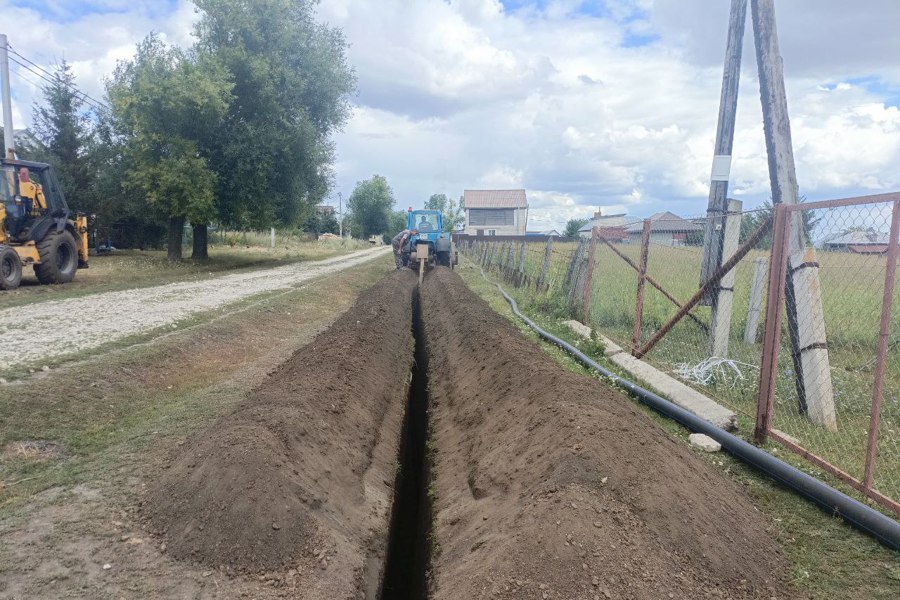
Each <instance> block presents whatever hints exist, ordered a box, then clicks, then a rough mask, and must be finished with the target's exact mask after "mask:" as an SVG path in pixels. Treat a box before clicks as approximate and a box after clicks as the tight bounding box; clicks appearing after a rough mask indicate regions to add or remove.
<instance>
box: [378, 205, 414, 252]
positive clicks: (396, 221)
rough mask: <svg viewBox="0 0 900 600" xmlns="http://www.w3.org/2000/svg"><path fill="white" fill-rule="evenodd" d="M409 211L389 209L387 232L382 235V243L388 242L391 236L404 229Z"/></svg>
mask: <svg viewBox="0 0 900 600" xmlns="http://www.w3.org/2000/svg"><path fill="white" fill-rule="evenodd" d="M408 215H409V213H408V212H406V211H405V210H394V211H391V215H390V219H389V225H388V230H387V233H386V234H385V235H384V243H386V244H387V243H389V242H390V241H391V238H393V237H394V236H395V235H397V234H398V233H400V232H401V231H403V230H404V229H406V225H407V221H408Z"/></svg>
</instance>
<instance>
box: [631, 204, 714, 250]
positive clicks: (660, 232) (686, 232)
mask: <svg viewBox="0 0 900 600" xmlns="http://www.w3.org/2000/svg"><path fill="white" fill-rule="evenodd" d="M643 231H644V223H643V221H641V220H637V221H634V222H632V223H631V224H629V225H628V227H626V228H625V233H626V234H627V236H628V237H627V240H626V241H627V243H630V244H640V243H641V237H642V236H643ZM702 232H703V226H702V225H698V224H697V223H692V222H691V221H688V220H687V219H683V218H681V217H679V216H678V215H676V214H675V213H671V212H668V211H665V212H658V213H656V214H655V215H653V216H651V217H650V243H651V244H655V245H658V246H684V245H685V243H686V242H688V241H690V236H691V235H692V234H693V235H694V237H696V236H699V235H701V234H702Z"/></svg>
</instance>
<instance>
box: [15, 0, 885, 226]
mask: <svg viewBox="0 0 900 600" xmlns="http://www.w3.org/2000/svg"><path fill="white" fill-rule="evenodd" d="M104 1H105V2H107V3H109V4H110V6H111V7H114V8H115V9H116V10H117V11H118V12H110V13H102V12H94V13H93V14H91V15H89V16H86V17H83V18H77V19H74V20H72V21H69V22H66V23H59V22H55V21H53V20H52V19H51V18H49V17H47V15H42V14H41V13H40V12H38V11H33V10H31V11H30V10H24V9H18V8H15V6H14V3H13V2H12V1H8V0H7V1H4V0H0V10H2V12H3V14H4V18H6V17H7V15H11V17H10V18H12V19H14V20H15V22H17V23H21V24H22V27H21V30H22V33H21V35H19V32H18V30H19V29H20V28H19V27H17V28H16V29H17V32H16V35H15V36H14V37H13V40H12V43H13V45H14V46H16V47H18V48H20V49H22V50H23V53H25V54H26V55H30V56H32V57H35V56H36V57H38V59H40V60H42V61H45V62H46V64H49V63H50V62H52V61H53V59H56V58H61V57H63V56H65V58H66V59H67V60H69V61H70V62H72V63H73V66H74V67H75V69H76V73H77V74H78V77H79V81H80V83H81V84H82V85H83V86H84V87H85V88H86V89H87V90H88V92H89V93H92V94H99V93H100V91H101V87H102V86H101V81H100V80H101V78H102V76H103V75H104V74H108V73H109V72H110V71H111V69H112V67H113V65H114V64H115V61H116V60H117V59H121V58H124V57H126V56H128V55H129V54H130V52H131V51H132V50H133V47H134V44H135V43H136V42H137V41H138V40H140V39H141V38H142V37H143V36H144V35H146V34H147V33H148V32H149V31H150V30H156V31H160V32H162V33H163V34H164V35H165V36H166V38H167V39H168V40H170V41H173V42H176V43H180V44H187V43H189V38H190V30H191V26H192V24H193V22H194V19H195V18H196V16H195V15H194V13H193V11H192V7H191V4H190V3H189V2H187V0H182V1H181V2H179V4H178V5H177V9H176V11H175V12H170V13H167V14H163V15H159V14H156V13H155V12H154V11H153V10H151V9H150V7H151V5H153V3H152V2H149V0H137V1H134V2H124V1H121V0H104ZM56 4H57V5H58V6H57V7H56V9H57V12H56V13H54V14H55V15H63V16H64V15H65V14H66V11H65V8H64V5H65V4H66V3H65V2H57V3H56ZM517 4H522V3H521V2H517ZM776 4H777V7H778V13H777V16H778V20H779V36H780V40H781V47H782V53H783V55H784V62H785V69H786V74H787V77H788V82H787V87H788V100H789V104H790V111H791V117H792V126H793V138H794V145H795V149H796V155H797V170H798V177H799V181H800V186H801V192H802V193H804V194H806V195H807V196H808V197H810V198H811V199H816V198H824V197H839V196H843V195H854V194H858V193H873V192H877V191H887V190H891V189H896V188H898V187H900V171H898V170H897V168H896V166H897V164H900V136H898V135H897V134H898V129H900V114H898V109H897V108H896V106H890V105H891V104H897V103H898V97H900V36H896V35H895V32H894V31H893V29H894V28H895V24H896V23H897V22H900V3H898V2H896V0H871V1H870V2H866V3H864V4H859V3H856V4H852V3H846V2H842V1H840V0H822V1H820V2H816V6H815V11H813V10H811V9H810V7H809V5H808V4H807V3H798V2H791V1H787V0H779V1H778V2H777V3H776ZM98 5H99V3H98V2H96V1H95V2H94V6H95V7H96V6H98ZM727 13H728V3H727V2H709V1H708V0H606V1H605V2H583V1H578V0H555V1H551V2H542V3H541V5H540V6H536V5H533V4H532V5H526V6H524V7H521V8H517V9H515V10H512V11H510V10H506V9H504V8H503V5H502V4H501V3H500V2H499V1H498V0H417V1H416V2H408V0H383V1H382V2H371V1H370V0H329V1H328V2H323V3H322V4H321V5H320V16H321V18H322V19H323V20H325V21H327V22H329V23H331V24H334V25H337V26H339V27H341V28H342V29H344V31H345V33H346V36H347V39H348V41H349V42H350V43H351V45H352V46H351V49H350V60H351V63H352V64H353V65H354V66H355V68H356V70H357V74H358V76H359V95H358V97H357V98H356V102H357V105H358V106H357V109H356V111H355V112H354V116H353V118H352V119H351V121H350V122H349V123H348V125H347V127H346V129H345V131H344V132H343V133H341V134H340V135H339V136H338V138H337V149H338V164H337V174H338V183H339V189H340V191H342V192H343V193H344V196H345V197H346V196H347V195H348V194H349V193H350V191H351V190H352V187H353V185H354V184H355V183H356V181H358V180H360V179H364V178H367V177H370V176H371V175H372V174H373V173H379V174H382V175H385V176H386V177H387V178H388V181H389V182H390V183H391V185H392V186H393V188H394V190H395V192H396V194H397V197H398V201H399V206H400V207H405V206H408V205H421V204H422V202H424V200H425V199H426V198H427V197H428V196H429V195H430V194H431V193H436V192H443V193H447V194H449V195H451V196H458V195H459V194H461V192H462V190H463V189H465V188H467V187H474V186H497V187H518V186H524V187H526V188H527V189H528V191H529V198H530V201H531V204H532V210H531V214H530V218H531V224H532V225H533V227H532V228H545V227H557V228H559V227H562V226H563V225H564V223H565V221H566V220H567V219H568V218H572V217H587V216H589V215H590V214H591V213H592V212H593V211H594V210H596V207H597V206H603V207H605V208H604V211H605V212H611V211H614V212H624V211H628V212H629V213H631V214H633V215H641V216H643V215H648V214H650V213H652V212H655V211H657V210H660V209H663V208H664V209H669V210H673V211H675V212H679V213H681V214H683V215H686V216H687V215H699V214H702V213H703V212H704V211H705V207H706V195H707V193H708V178H709V171H710V164H711V160H712V148H713V140H714V135H715V127H716V114H717V110H718V101H719V88H720V84H721V70H722V67H721V63H722V57H723V53H724V41H725V27H726V21H727ZM636 36H637V37H636ZM647 41H650V43H644V44H643V45H641V43H642V42H647ZM42 64H44V63H42ZM743 69H744V72H743V77H742V82H741V86H742V87H741V94H742V95H741V99H740V103H739V109H738V123H737V132H736V138H735V149H734V162H733V169H732V185H731V191H732V194H733V195H736V196H738V197H741V198H742V199H744V200H745V205H746V206H754V205H756V204H759V203H760V202H761V201H762V200H764V199H765V198H767V197H768V194H769V187H768V186H769V181H768V173H767V162H766V158H765V144H764V141H763V133H762V117H761V111H760V106H759V92H758V84H757V81H756V76H755V75H756V65H755V60H754V58H753V53H752V35H750V32H749V29H748V35H747V36H746V45H745V58H744V65H743ZM15 83H16V85H17V88H19V90H20V94H19V96H20V98H19V102H18V104H17V109H18V114H19V117H17V119H21V116H22V113H25V116H26V118H27V113H30V99H29V98H30V97H33V90H28V88H27V87H23V86H22V85H21V82H15ZM23 106H24V107H25V108H24V109H23V108H22V107H23ZM20 122H21V121H20Z"/></svg>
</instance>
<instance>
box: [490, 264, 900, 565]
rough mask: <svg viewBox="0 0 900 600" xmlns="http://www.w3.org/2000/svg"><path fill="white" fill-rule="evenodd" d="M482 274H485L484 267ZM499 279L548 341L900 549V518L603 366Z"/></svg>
mask: <svg viewBox="0 0 900 600" xmlns="http://www.w3.org/2000/svg"><path fill="white" fill-rule="evenodd" d="M481 274H482V276H484V271H483V270H482V272H481ZM485 279H487V278H486V277H485ZM495 285H496V286H497V289H499V290H500V293H501V294H503V297H504V298H506V301H507V302H509V305H510V306H511V307H512V311H513V313H514V314H515V315H516V316H517V317H519V318H520V319H522V320H523V321H524V322H525V324H526V325H528V326H529V327H530V328H531V329H533V330H534V331H535V332H536V333H537V334H538V335H539V336H541V337H542V338H544V339H545V340H547V341H548V342H551V343H553V344H555V345H557V346H559V347H560V348H562V349H563V350H565V351H566V352H568V353H569V354H571V355H572V356H574V357H575V358H577V359H578V360H579V361H581V362H582V363H583V364H584V365H585V366H587V367H589V368H591V369H593V370H594V371H597V372H598V373H600V374H601V375H603V376H604V377H607V378H609V379H611V380H613V381H614V382H615V383H616V385H618V386H620V387H622V388H623V389H625V390H626V391H628V392H630V393H631V394H634V395H635V396H636V397H637V398H638V399H639V400H640V401H641V402H643V403H644V404H646V405H647V406H649V407H650V408H652V409H653V410H655V411H656V412H658V413H660V414H662V415H665V416H666V417H669V418H670V419H673V420H674V421H677V422H678V423H679V424H681V425H683V426H684V427H686V428H687V429H689V430H691V431H693V432H695V433H702V434H705V435H708V436H709V437H711V438H712V439H714V440H716V441H717V442H719V443H720V444H721V445H722V448H724V449H725V450H727V451H728V452H730V453H731V454H732V455H734V456H735V457H737V458H739V459H740V460H742V461H744V462H745V463H747V464H749V465H752V466H753V467H756V468H757V469H758V470H760V471H762V472H763V473H765V474H766V475H768V476H769V477H771V478H772V479H774V480H776V481H778V482H780V483H783V484H784V485H786V486H787V487H789V488H791V489H792V490H794V491H795V492H797V493H798V494H800V495H801V496H805V497H806V498H808V499H810V500H812V501H813V502H815V503H816V504H818V505H819V506H820V507H821V508H823V509H824V510H826V511H827V512H829V513H831V514H835V515H840V516H841V517H842V518H843V519H844V520H845V521H847V522H848V523H849V524H850V525H852V526H853V527H856V528H857V529H859V530H860V531H863V532H865V533H867V534H869V535H871V536H872V537H874V538H875V539H877V540H878V541H879V542H881V543H882V544H884V545H885V546H887V547H889V548H892V549H894V550H900V523H898V522H897V521H895V520H893V519H891V518H890V517H888V516H885V515H883V514H881V513H880V512H878V511H877V510H874V509H872V508H870V507H868V506H866V505H865V504H863V503H862V502H858V501H857V500H854V499H853V498H851V497H850V496H848V495H846V494H844V493H841V492H839V491H837V490H836V489H834V488H833V487H831V486H829V485H827V484H825V483H823V482H821V481H819V480H818V479H816V478H815V477H813V476H811V475H807V474H806V473H804V472H803V471H801V470H799V469H797V468H795V467H792V466H791V465H789V464H787V463H786V462H784V461H782V460H779V459H777V458H775V457H774V456H772V455H771V454H769V453H768V452H765V451H764V450H760V449H759V448H757V447H756V446H754V445H752V444H749V443H747V442H745V441H744V440H742V439H740V438H739V437H737V436H734V435H732V434H730V433H728V432H727V431H725V430H723V429H720V428H719V427H716V426H715V425H713V424H712V423H710V422H709V421H706V420H705V419H701V418H700V417H698V416H697V415H695V414H694V413H691V412H688V411H686V410H685V409H683V408H681V407H680V406H677V405H675V404H673V403H671V402H669V401H668V400H666V399H665V398H662V397H661V396H658V395H657V394H654V393H653V392H651V391H649V390H645V389H644V388H642V387H640V386H639V385H636V384H634V383H633V382H631V381H628V380H627V379H623V378H622V377H619V376H618V375H616V374H615V373H613V372H612V371H610V370H609V369H606V368H604V367H602V366H600V365H599V364H598V363H597V362H596V361H594V360H593V359H592V358H590V357H589V356H588V355H586V354H585V353H583V352H582V351H581V350H579V349H578V348H576V347H575V346H573V345H572V344H570V343H568V342H566V341H565V340H561V339H560V338H558V337H556V336H554V335H552V334H550V333H547V332H546V331H544V330H543V329H541V328H540V327H538V326H537V325H536V324H535V323H534V321H532V320H531V319H529V318H528V317H526V316H525V315H523V314H522V313H521V312H519V306H518V305H517V304H516V301H515V300H513V299H512V298H511V297H510V296H509V295H508V294H507V293H506V291H505V290H504V289H503V288H502V287H500V285H499V284H495Z"/></svg>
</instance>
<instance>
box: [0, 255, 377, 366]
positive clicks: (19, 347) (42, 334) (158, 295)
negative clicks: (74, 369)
mask: <svg viewBox="0 0 900 600" xmlns="http://www.w3.org/2000/svg"><path fill="white" fill-rule="evenodd" d="M388 251H390V246H386V247H381V248H377V249H366V250H362V251H359V252H354V253H351V254H345V255H343V256H338V257H334V258H329V259H326V260H320V261H314V262H304V263H297V264H293V265H286V266H283V267H276V268H270V269H262V270H258V271H251V272H248V273H234V274H231V275H224V276H220V277H213V278H210V279H208V280H204V281H189V282H179V283H169V284H166V285H160V286H155V287H146V288H140V289H131V290H123V291H118V292H106V293H101V294H92V295H89V296H82V297H79V298H69V299H64V300H50V301H45V302H37V303H35V304H33V305H29V306H21V307H14V308H9V309H5V310H0V371H2V370H4V369H10V368H15V367H20V366H27V365H37V366H40V365H39V362H40V361H43V360H47V359H49V358H54V357H58V356H62V355H64V354H70V353H73V352H80V351H84V350H90V349H92V348H97V347H98V346H101V345H103V344H108V343H109V342H114V341H116V340H119V339H122V338H124V337H128V336H132V335H135V334H140V333H146V332H148V331H151V330H154V329H159V328H161V327H165V326H169V327H171V326H173V325H174V324H175V323H176V322H177V321H179V320H181V319H184V318H186V317H190V316H193V315H195V314H197V313H201V312H204V311H210V310H217V309H222V308H223V307H225V306H226V305H228V304H231V303H234V302H237V301H239V300H243V299H244V298H248V297H250V296H254V295H256V294H261V293H264V292H271V291H277V290H285V289H288V288H291V287H294V286H296V285H298V284H300V283H303V282H305V281H308V280H310V279H312V278H314V277H318V276H321V275H325V274H328V273H333V272H335V271H340V270H343V269H347V268H350V267H353V266H356V265H359V264H361V263H364V262H366V261H369V260H372V259H374V258H376V257H379V256H383V255H384V254H386V253H387V252H388Z"/></svg>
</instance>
